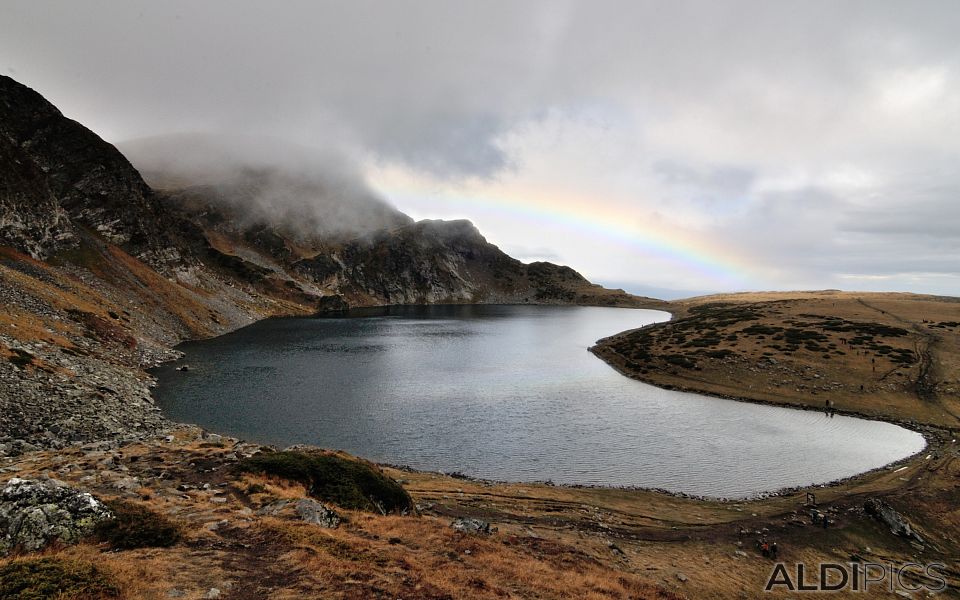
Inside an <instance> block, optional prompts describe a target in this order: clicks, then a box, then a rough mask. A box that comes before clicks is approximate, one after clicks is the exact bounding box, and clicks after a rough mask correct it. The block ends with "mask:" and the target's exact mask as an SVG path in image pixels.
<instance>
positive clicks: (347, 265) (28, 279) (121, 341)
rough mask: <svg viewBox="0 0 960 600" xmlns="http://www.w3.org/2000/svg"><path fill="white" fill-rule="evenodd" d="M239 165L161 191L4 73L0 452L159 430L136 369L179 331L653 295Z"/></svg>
mask: <svg viewBox="0 0 960 600" xmlns="http://www.w3.org/2000/svg"><path fill="white" fill-rule="evenodd" d="M274 167H276V165H274ZM241 173H242V177H237V176H236V172H234V171H224V170H219V171H218V170H216V169H207V170H205V171H204V172H203V173H201V175H203V176H204V177H202V178H198V177H197V174H196V173H193V174H192V175H191V176H190V177H182V176H181V177H179V178H173V177H170V176H169V173H168V174H167V176H166V179H165V180H163V177H164V175H163V174H160V175H157V174H156V173H154V174H153V177H155V178H158V179H159V180H163V181H164V189H163V190H159V191H158V190H156V189H154V188H152V187H151V186H149V185H148V184H147V183H146V182H145V181H144V179H143V178H142V177H141V175H140V173H139V172H138V171H137V169H135V168H134V167H133V165H131V163H130V162H129V161H128V160H127V159H126V158H125V157H124V155H123V154H121V153H120V152H119V151H118V150H117V149H116V148H115V147H114V146H112V145H110V144H108V143H107V142H105V141H104V140H102V139H101V138H100V137H98V136H97V135H96V134H94V133H93V132H91V131H89V130H88V129H86V128H85V127H83V126H82V125H80V124H79V123H77V122H75V121H72V120H70V119H68V118H66V117H65V116H63V115H62V114H61V113H60V111H58V110H57V109H56V108H55V107H54V106H53V105H51V104H50V103H49V102H47V101H46V100H45V99H44V98H43V97H42V96H40V95H39V94H38V93H36V92H35V91H33V90H31V89H29V88H27V87H25V86H23V85H21V84H19V83H17V82H16V81H14V80H12V79H10V78H8V77H2V76H0V454H4V453H6V454H18V453H21V452H23V451H24V450H29V449H31V448H33V447H37V446H39V447H50V446H52V447H60V446H63V445H65V444H69V443H71V442H76V441H81V440H92V439H107V438H110V439H117V438H121V439H122V438H126V437H142V436H144V435H149V434H152V433H156V432H158V431H160V430H163V429H164V428H165V427H167V426H168V424H167V423H166V422H165V421H164V419H163V418H162V417H161V416H160V415H159V414H158V411H157V409H156V407H155V406H154V405H153V403H152V400H151V398H150V393H149V387H150V385H151V383H152V380H151V378H150V377H149V376H147V375H146V373H145V372H144V369H145V368H147V367H150V366H152V365H155V364H157V363H158V362H159V361H161V360H164V359H167V358H170V357H172V356H173V355H174V354H175V352H174V351H172V350H171V348H172V346H174V345H175V344H176V343H177V342H179V341H182V340H184V339H188V338H197V337H204V336H211V335H217V334H219V333H223V332H226V331H229V330H231V329H235V328H237V327H240V326H243V325H246V324H248V323H250V322H252V321H254V320H256V319H260V318H264V317H267V316H271V315H281V314H286V315H291V314H300V315H306V314H313V313H316V312H318V311H324V310H342V309H345V308H349V307H350V306H369V305H381V304H395V303H427V302H511V303H513V302H517V303H522V302H527V303H582V304H601V305H617V306H640V305H645V303H647V301H648V299H641V298H636V297H633V296H630V295H629V294H625V293H624V292H622V291H620V290H607V289H604V288H602V287H600V286H595V285H592V284H590V283H589V282H588V281H587V280H586V279H584V278H583V277H582V276H580V275H579V274H577V273H576V272H575V271H573V270H572V269H569V268H566V267H559V266H556V265H551V264H547V263H534V264H531V265H525V264H523V263H521V262H520V261H517V260H515V259H513V258H511V257H509V256H507V255H506V254H504V253H503V252H501V251H500V250H499V249H498V248H497V247H496V246H494V245H492V244H490V243H488V242H487V241H486V240H485V239H484V238H483V236H482V235H480V233H479V232H478V231H477V230H476V228H474V227H473V225H471V224H470V223H468V222H466V221H455V222H443V221H424V222H419V223H414V222H413V221H412V220H411V219H410V218H409V217H407V216H406V215H404V214H402V213H400V212H399V211H396V209H393V208H392V207H390V206H389V205H387V204H386V203H384V202H382V201H380V200H378V199H377V198H375V197H373V196H372V195H371V194H370V193H369V192H368V191H366V190H363V189H362V188H358V187H357V186H355V185H353V184H352V183H351V182H350V181H349V180H347V179H344V178H343V177H342V176H340V175H339V174H337V173H334V172H331V173H326V172H319V174H318V173H317V172H312V171H308V170H301V171H300V172H298V173H295V174H290V173H288V172H284V171H282V170H277V169H276V168H273V169H259V170H258V169H254V168H244V169H243V170H242V171H241ZM291 194H292V195H293V196H295V198H297V199H299V200H300V203H299V204H293V205H292V206H294V207H295V209H294V210H290V209H289V207H290V206H291V204H290V202H289V200H290V197H291ZM278 199H279V200H283V201H284V204H283V206H284V207H286V208H285V209H284V211H283V212H278V210H277V207H278V206H279V205H278V204H277V202H278V201H279V200H278ZM304 199H306V200H307V201H304ZM312 199H316V202H313V200H312ZM317 206H320V207H322V209H323V210H322V211H320V212H318V211H317V209H316V207H317ZM358 211H360V212H358ZM360 217H362V218H360Z"/></svg>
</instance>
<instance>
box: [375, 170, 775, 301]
mask: <svg viewBox="0 0 960 600" xmlns="http://www.w3.org/2000/svg"><path fill="white" fill-rule="evenodd" d="M383 191H384V192H385V193H386V195H387V197H388V198H390V199H391V200H393V201H394V202H397V203H398V204H399V205H400V206H401V207H402V205H403V203H404V202H403V201H404V199H405V198H407V199H412V198H415V197H422V196H423V195H424V192H421V191H419V190H418V191H413V190H410V189H409V188H406V186H402V187H396V186H390V187H389V188H387V189H384V190H383ZM429 195H430V196H431V197H433V198H437V199H438V200H442V201H443V202H445V203H447V205H448V206H458V207H462V210H463V213H464V217H465V218H471V216H472V217H473V218H476V216H477V213H479V212H481V211H490V212H495V213H498V214H499V215H502V216H506V217H509V218H511V219H513V220H519V221H522V222H525V223H528V224H529V225H530V226H531V227H543V226H545V225H553V226H557V227H562V228H566V229H568V230H571V231H573V232H576V233H579V234H581V235H584V236H593V237H596V238H599V239H603V240H606V241H612V242H615V243H616V244H617V245H619V246H621V247H622V248H624V249H625V250H627V251H629V252H630V253H632V254H634V255H635V256H638V257H642V258H648V259H649V258H654V259H658V260H661V261H664V262H667V263H670V264H673V265H676V266H677V267H678V268H682V269H684V270H685V271H687V272H688V273H690V274H691V275H695V276H698V277H706V278H709V283H712V284H715V285H717V284H722V285H723V287H725V288H738V287H745V286H746V285H747V284H748V282H750V281H753V280H755V279H756V278H757V276H756V274H754V273H753V271H752V269H751V267H750V266H749V265H747V264H746V262H745V261H743V260H742V259H740V258H739V257H736V256H734V255H732V254H731V253H730V252H729V251H727V250H725V249H722V248H717V247H712V246H709V245H707V244H705V243H703V242H701V241H699V240H696V239H693V238H692V236H690V235H689V234H683V233H680V232H677V231H675V230H669V229H666V228H661V227H657V224H656V223H642V222H639V221H636V222H631V221H630V220H629V219H625V218H624V215H623V214H622V213H621V212H620V211H617V210H615V209H612V208H611V207H605V206H602V205H599V204H597V203H595V202H593V203H591V202H590V200H589V199H586V198H579V197H572V196H571V197H567V198H560V197H558V196H557V195H556V194H554V193H550V194H549V198H550V200H549V202H539V201H536V200H531V198H536V197H545V196H547V195H545V194H540V193H536V192H534V193H533V194H529V193H514V192H513V191H511V193H510V197H511V198H507V197H506V195H504V194H491V193H483V194H468V193H461V192H453V191H449V190H444V191H440V190H436V189H434V190H430V191H429ZM512 198H524V202H522V203H520V202H517V201H516V200H514V199H512Z"/></svg>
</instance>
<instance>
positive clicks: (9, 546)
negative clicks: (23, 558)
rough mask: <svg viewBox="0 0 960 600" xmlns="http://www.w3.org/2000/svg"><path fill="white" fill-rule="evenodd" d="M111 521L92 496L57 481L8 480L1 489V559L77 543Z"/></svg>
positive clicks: (109, 514)
mask: <svg viewBox="0 0 960 600" xmlns="http://www.w3.org/2000/svg"><path fill="white" fill-rule="evenodd" d="M112 517H113V515H112V513H111V512H110V510H109V509H108V508H107V507H106V506H105V505H104V504H103V503H102V502H100V501H99V500H97V499H96V498H94V497H93V496H92V495H90V494H89V493H87V492H81V491H78V490H75V489H73V488H71V487H69V486H68V485H66V484H65V483H62V482H60V481H56V480H52V479H51V480H31V479H17V478H14V479H11V480H10V481H8V482H7V483H6V485H4V487H3V488H2V489H0V555H5V554H8V553H9V552H10V551H11V550H14V549H20V550H24V551H28V552H35V551H37V550H42V549H43V548H45V547H47V546H48V545H49V544H51V543H53V542H54V541H59V542H61V543H64V544H73V543H76V542H78V541H80V540H82V539H83V538H85V537H87V536H89V535H91V534H92V533H93V531H94V528H96V526H97V524H99V523H101V522H103V521H106V520H107V519H110V518H112Z"/></svg>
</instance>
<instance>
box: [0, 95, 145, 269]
mask: <svg viewBox="0 0 960 600" xmlns="http://www.w3.org/2000/svg"><path fill="white" fill-rule="evenodd" d="M0 181H2V182H3V184H2V186H3V187H2V188H0V192H2V193H0V212H2V214H0V243H4V244H7V245H11V246H14V247H16V248H18V249H21V250H24V251H26V252H28V253H29V254H31V255H32V256H34V257H42V258H46V257H48V256H50V255H52V254H53V253H55V252H56V251H58V250H61V249H63V248H67V247H73V246H75V245H76V243H77V239H76V229H77V227H87V228H89V229H91V230H93V231H95V232H96V233H97V234H99V235H101V236H103V237H104V238H105V239H107V240H109V241H111V242H113V243H116V244H120V245H123V246H125V247H127V248H128V249H131V250H133V251H134V253H141V252H143V251H145V250H147V249H148V248H150V247H151V246H156V245H157V244H156V241H157V236H158V234H159V233H160V231H158V229H157V228H156V224H157V222H158V221H159V220H161V218H162V216H161V214H160V210H159V207H158V205H157V203H156V199H155V198H154V196H153V194H152V191H151V190H150V188H149V187H147V184H146V183H144V181H143V179H142V178H141V177H140V174H139V173H138V172H137V170H136V169H134V168H133V166H132V165H131V164H130V162H129V161H128V160H127V159H126V158H124V156H123V155H122V154H120V152H119V151H118V150H117V149H116V148H114V147H113V146H112V145H110V144H108V143H107V142H105V141H103V140H102V139H101V138H100V137H99V136H97V135H96V134H95V133H93V132H91V131H90V130H89V129H87V128H85V127H84V126H82V125H80V124H79V123H77V122H76V121H73V120H71V119H68V118H66V117H64V116H63V115H62V114H61V113H60V111H59V110H57V108H56V107H54V106H53V105H52V104H50V103H49V102H47V101H46V100H45V99H44V98H43V97H42V96H40V94H38V93H37V92H35V91H33V90H31V89H30V88H28V87H26V86H24V85H21V84H19V83H17V82H15V81H14V80H12V79H10V78H9V77H6V76H0Z"/></svg>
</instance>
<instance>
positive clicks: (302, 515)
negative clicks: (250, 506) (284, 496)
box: [257, 498, 343, 529]
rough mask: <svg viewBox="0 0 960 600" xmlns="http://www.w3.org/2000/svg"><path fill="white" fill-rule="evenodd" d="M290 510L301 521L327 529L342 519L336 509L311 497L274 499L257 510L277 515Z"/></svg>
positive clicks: (259, 513)
mask: <svg viewBox="0 0 960 600" xmlns="http://www.w3.org/2000/svg"><path fill="white" fill-rule="evenodd" d="M290 512H292V513H293V514H295V515H296V516H297V518H299V519H300V520H301V521H304V522H306V523H311V524H313V525H317V526H319V527H326V528H327V529H335V528H336V527H337V526H339V525H340V522H341V521H342V520H343V517H341V516H340V515H339V514H337V512H336V511H334V510H333V509H331V508H329V507H328V506H327V505H326V504H323V503H322V502H317V501H316V500H313V499H311V498H301V499H300V500H276V501H274V502H271V503H270V504H267V505H266V506H264V507H263V508H261V509H260V510H258V511H257V514H258V515H260V516H267V517H277V516H281V515H283V514H286V513H290Z"/></svg>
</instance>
